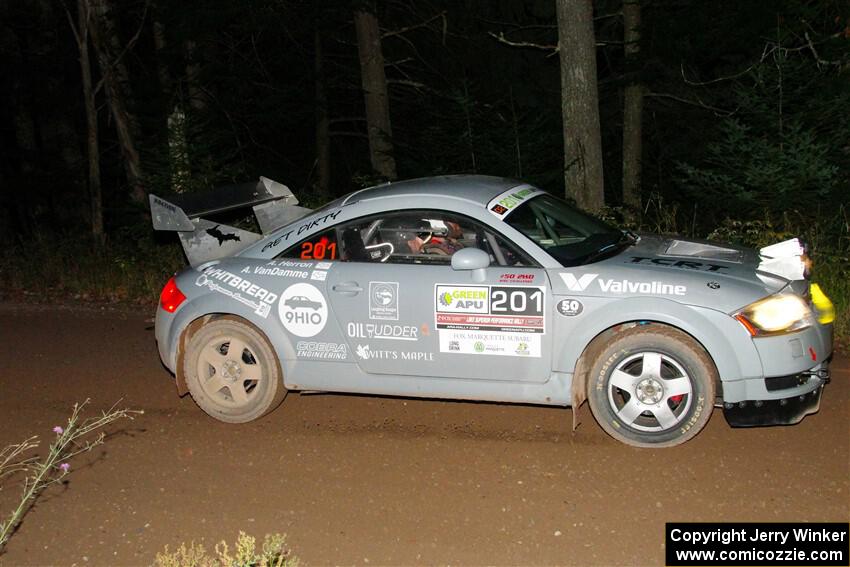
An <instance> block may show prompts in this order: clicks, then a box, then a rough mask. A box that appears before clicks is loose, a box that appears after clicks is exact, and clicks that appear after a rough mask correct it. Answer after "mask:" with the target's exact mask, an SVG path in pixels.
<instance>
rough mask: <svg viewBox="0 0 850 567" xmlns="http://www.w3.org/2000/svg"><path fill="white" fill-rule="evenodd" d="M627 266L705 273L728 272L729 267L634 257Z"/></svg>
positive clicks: (688, 261)
mask: <svg viewBox="0 0 850 567" xmlns="http://www.w3.org/2000/svg"><path fill="white" fill-rule="evenodd" d="M626 263H627V264H650V265H653V266H664V267H666V268H682V269H685V270H700V271H703V272H720V271H721V270H728V269H729V266H721V265H720V264H709V263H706V262H693V261H691V260H674V259H672V258H646V257H643V256H632V257H631V259H630V260H629V261H628V262H626Z"/></svg>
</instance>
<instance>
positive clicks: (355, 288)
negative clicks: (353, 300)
mask: <svg viewBox="0 0 850 567" xmlns="http://www.w3.org/2000/svg"><path fill="white" fill-rule="evenodd" d="M331 289H333V290H334V291H335V292H337V293H341V294H343V295H357V294H358V293H360V292H361V291H363V288H362V287H360V284H358V283H357V282H342V283H338V284H334V286H333V287H332V288H331Z"/></svg>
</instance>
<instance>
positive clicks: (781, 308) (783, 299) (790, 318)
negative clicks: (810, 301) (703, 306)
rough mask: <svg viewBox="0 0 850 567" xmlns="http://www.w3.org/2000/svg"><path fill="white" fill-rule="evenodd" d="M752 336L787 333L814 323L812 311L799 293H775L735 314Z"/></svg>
mask: <svg viewBox="0 0 850 567" xmlns="http://www.w3.org/2000/svg"><path fill="white" fill-rule="evenodd" d="M734 317H735V319H737V320H738V321H739V322H740V323H741V324H742V325H743V326H744V327H746V329H747V331H748V332H749V333H750V334H751V335H752V336H754V337H755V336H760V335H771V334H776V333H787V332H790V331H797V330H799V329H805V328H806V327H808V326H810V325H811V324H812V312H811V310H809V306H808V305H806V302H805V301H804V300H803V298H801V297H799V296H797V295H773V296H771V297H768V298H766V299H761V300H759V301H756V302H755V303H752V304H750V305H748V306H747V307H744V308H743V309H741V310H740V311H739V312H738V313H736V314H735V315H734Z"/></svg>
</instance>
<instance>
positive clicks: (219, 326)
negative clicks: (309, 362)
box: [183, 317, 286, 423]
mask: <svg viewBox="0 0 850 567" xmlns="http://www.w3.org/2000/svg"><path fill="white" fill-rule="evenodd" d="M183 371H184V376H185V377H186V385H187V386H188V388H189V393H190V394H192V399H194V400H195V403H196V404H198V406H199V407H200V408H201V409H202V410H204V411H205V412H206V413H207V414H209V415H210V416H212V417H214V418H216V419H218V420H220V421H224V422H228V423H245V422H248V421H252V420H255V419H257V418H259V417H262V416H263V415H265V414H266V413H268V412H270V411H272V410H273V409H275V408H276V407H277V406H278V405H280V403H281V402H282V401H283V398H284V397H285V396H286V388H285V387H284V385H283V380H282V373H281V370H280V363H279V362H278V359H277V356H276V355H275V352H274V349H273V348H272V346H271V344H270V343H269V341H268V339H266V337H265V335H263V334H262V333H261V332H259V331H258V330H257V329H255V328H254V327H253V326H251V325H249V324H248V323H246V322H245V321H243V320H241V319H238V318H235V317H221V318H218V319H213V320H211V321H209V322H208V323H206V324H204V326H203V327H201V328H200V329H198V330H197V331H196V332H195V333H194V334H193V335H192V336H191V337H190V338H189V340H188V341H187V344H186V355H185V357H184V361H183Z"/></svg>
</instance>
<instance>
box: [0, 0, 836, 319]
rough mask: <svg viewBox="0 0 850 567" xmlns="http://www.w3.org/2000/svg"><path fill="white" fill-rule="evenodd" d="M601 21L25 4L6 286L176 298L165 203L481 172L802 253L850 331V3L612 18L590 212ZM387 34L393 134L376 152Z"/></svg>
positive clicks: (547, 11)
mask: <svg viewBox="0 0 850 567" xmlns="http://www.w3.org/2000/svg"><path fill="white" fill-rule="evenodd" d="M589 4H590V2H589V0H583V1H580V0H529V1H516V0H514V1H511V0H500V1H487V2H483V1H478V2H476V1H471V0H467V1H454V2H449V1H440V0H428V1H413V0H392V1H381V2H377V3H369V2H361V1H354V2H351V1H349V2H331V1H328V0H313V1H310V0H303V1H302V0H277V1H272V0H269V1H248V0H206V1H203V2H200V1H194V0H187V1H180V2H177V1H166V0H62V1H60V0H2V1H0V97H2V100H0V237H2V239H3V242H4V250H3V253H2V254H3V259H4V261H3V266H2V267H0V281H2V284H3V288H4V289H7V290H8V289H17V290H24V291H27V290H29V291H32V290H37V289H51V290H54V291H56V292H57V293H58V292H64V293H74V294H77V295H80V296H83V297H88V296H97V297H101V296H106V297H111V298H115V299H124V298H134V297H155V293H156V292H155V290H156V288H157V287H158V286H159V285H161V284H162V283H163V282H164V281H165V279H167V278H166V275H167V273H168V272H169V271H170V270H173V269H176V268H177V267H178V266H180V264H181V262H182V260H181V257H180V251H179V247H178V246H177V245H176V243H174V242H172V240H171V238H168V237H169V236H171V235H165V238H163V237H161V236H158V235H155V234H154V233H153V232H152V230H151V229H150V225H149V218H148V217H147V216H146V210H147V201H146V195H147V194H148V193H156V194H162V195H168V194H169V193H172V192H183V191H203V190H205V189H207V188H210V187H214V186H217V185H221V184H227V183H234V182H243V181H249V180H254V179H256V178H257V177H258V176H259V175H264V176H266V177H270V178H272V179H275V180H277V181H280V182H282V183H284V184H286V185H288V186H289V187H290V188H291V189H292V190H293V191H294V192H295V193H296V195H297V196H298V197H299V199H301V201H302V203H306V204H307V205H311V206H315V205H318V204H320V203H322V202H324V201H327V200H328V199H330V198H332V197H335V196H339V195H342V194H344V193H347V192H349V191H351V190H353V189H356V188H359V187H363V186H366V185H371V184H374V183H376V182H379V181H381V180H383V179H386V178H393V177H398V178H399V179H404V178H412V177H419V176H426V175H434V174H442V173H472V172H475V173H483V174H490V175H504V176H509V177H517V178H523V179H525V180H528V181H530V182H532V183H535V184H538V185H539V186H541V187H543V188H545V189H547V190H548V191H550V192H552V193H554V194H558V195H562V196H566V197H567V198H573V199H575V200H576V201H577V202H578V204H579V205H581V206H584V207H585V208H591V209H595V210H596V211H597V212H598V213H599V214H602V215H603V216H605V217H607V218H609V219H611V220H613V221H614V222H617V223H619V224H621V225H627V226H631V227H636V228H641V229H646V230H659V231H663V232H680V233H685V234H688V235H693V236H702V237H704V236H711V237H713V238H719V239H724V240H733V241H738V242H743V243H745V244H750V245H762V244H766V243H769V242H773V241H777V240H781V239H783V238H785V237H787V236H789V235H801V236H804V237H806V238H807V239H808V240H809V241H810V242H811V243H812V244H813V246H814V249H815V251H816V254H817V257H816V268H815V279H820V280H822V281H827V282H828V283H829V285H828V288H827V292H828V293H830V292H832V293H833V294H836V295H837V298H838V300H839V304H840V309H842V310H843V311H842V313H846V306H847V297H848V296H850V291H848V290H850V284H848V283H847V279H848V278H847V277H846V274H847V272H846V269H845V268H844V266H846V263H847V260H848V258H847V256H848V249H850V237H848V219H850V216H848V211H847V206H848V194H850V192H848V189H850V176H848V173H847V172H848V171H850V167H848V166H850V138H848V134H847V133H848V132H850V110H848V109H850V84H848V73H850V4H849V3H848V2H846V1H831V0H823V1H814V0H811V1H805V0H785V1H780V0H743V1H740V0H737V1H735V0H712V1H699V0H639V1H638V0H634V1H629V0H626V1H623V0H597V1H595V2H593V3H592V8H593V26H592V31H593V33H594V37H595V40H594V41H595V43H596V50H595V65H596V77H595V79H596V86H597V90H598V101H597V103H596V104H597V106H598V111H599V131H600V136H601V159H598V158H593V157H592V156H591V158H592V159H591V161H593V162H594V164H596V165H598V166H599V168H600V172H601V174H600V179H599V181H600V185H599V187H602V186H604V194H600V195H599V196H598V197H599V198H598V200H596V201H593V200H590V201H588V200H587V199H586V198H585V197H586V196H583V195H582V194H581V193H580V192H577V189H576V188H575V187H571V186H569V185H570V184H567V186H565V178H566V179H567V180H569V179H570V174H571V172H574V171H575V169H574V166H575V163H574V160H573V161H571V160H570V153H569V151H566V152H565V133H566V136H567V137H569V135H571V134H575V133H576V131H577V130H579V131H580V132H579V133H583V132H584V131H585V130H586V128H585V124H584V122H583V121H584V117H579V118H574V119H572V120H568V119H565V117H564V115H563V114H562V104H565V100H568V99H569V97H565V96H564V95H565V90H564V89H566V88H567V87H566V86H564V85H562V82H561V72H562V71H561V67H562V66H564V65H571V64H573V63H575V59H576V58H580V57H582V54H581V52H579V51H571V50H567V49H562V50H561V51H560V52H559V51H557V50H556V48H557V46H558V44H559V39H560V41H561V44H562V46H564V45H569V44H568V43H565V37H566V36H565V35H564V34H565V33H566V32H565V27H564V26H565V24H570V23H571V22H573V21H578V20H580V19H581V15H580V14H579V9H580V8H581V6H582V5H589ZM557 10H561V11H562V13H561V18H559V17H558V14H557ZM636 17H637V19H635V18H636ZM364 18H366V19H364ZM367 20H368V21H367ZM370 23H371V24H374V25H376V26H377V28H376V29H377V30H378V36H379V40H380V41H379V47H378V49H379V54H380V56H381V57H382V58H383V62H384V65H383V69H384V72H385V77H386V85H387V86H386V93H387V98H386V100H385V101H384V104H385V106H386V111H387V112H388V116H389V124H388V125H391V133H390V132H389V131H385V132H383V134H386V135H383V136H379V138H380V139H376V138H373V140H372V143H371V145H370V139H369V130H370V126H374V116H369V120H368V121H367V112H366V104H365V103H364V84H365V81H366V80H367V78H364V77H365V73H366V67H365V66H364V65H362V64H361V60H360V57H359V54H360V53H362V49H363V44H362V42H363V35H362V34H363V33H365V32H364V30H367V28H368V26H369V25H370ZM559 23H560V24H561V29H560V30H559ZM358 26H361V27H360V28H359V30H360V32H361V35H360V36H358V33H357V32H358ZM559 33H560V38H559ZM358 40H360V45H358ZM567 51H570V52H569V53H568V52H567ZM86 66H87V67H88V68H89V73H90V86H91V89H92V90H91V92H89V93H86V92H84V91H85V89H84V86H85V81H84V77H85V73H86V71H85V67H86ZM369 80H371V79H369ZM567 94H569V92H567ZM87 101H88V102H89V103H90V105H89V107H88V108H87V105H86V103H87ZM635 104H637V106H635ZM630 105H631V106H630ZM629 109H631V110H629ZM635 109H637V111H638V114H637V117H638V118H637V121H635V114H634V113H635ZM93 122H96V124H95V125H94V128H93V127H92V126H93ZM379 124H380V123H379ZM571 129H572V130H571ZM373 134H374V132H373ZM93 135H96V138H94V139H92V136H93ZM376 143H378V144H379V146H380V144H381V143H383V144H384V146H380V147H382V148H383V149H382V150H381V151H380V152H379V153H378V154H377V155H376V150H375V144H376ZM635 144H637V146H635ZM93 152H94V153H96V154H97V158H98V163H96V164H94V165H93V162H92V156H93ZM388 158H391V160H392V163H389V162H388V161H387V159H388ZM382 160H383V161H382ZM600 161H601V163H598V162H600ZM390 165H391V166H392V167H390ZM591 165H593V164H591ZM565 168H566V170H567V171H566V173H565ZM635 170H636V171H635ZM602 179H604V185H603V184H602V183H601V181H602ZM600 193H601V191H600ZM603 199H604V205H603V203H602V200H603ZM600 205H602V206H600ZM819 269H820V273H819V272H818V270H819Z"/></svg>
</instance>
